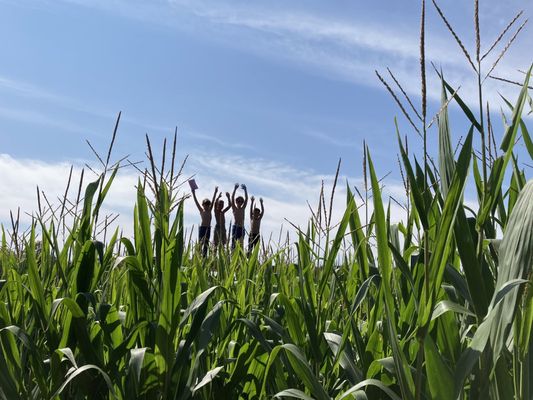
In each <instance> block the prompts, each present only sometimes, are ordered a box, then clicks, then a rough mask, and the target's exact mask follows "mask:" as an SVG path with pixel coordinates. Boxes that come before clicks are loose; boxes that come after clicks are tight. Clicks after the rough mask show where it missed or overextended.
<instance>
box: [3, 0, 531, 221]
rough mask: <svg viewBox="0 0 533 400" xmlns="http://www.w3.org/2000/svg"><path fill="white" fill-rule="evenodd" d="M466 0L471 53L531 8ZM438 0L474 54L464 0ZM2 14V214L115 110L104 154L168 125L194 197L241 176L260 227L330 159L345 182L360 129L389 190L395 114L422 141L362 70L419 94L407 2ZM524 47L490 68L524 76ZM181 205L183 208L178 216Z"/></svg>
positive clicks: (450, 72) (527, 52)
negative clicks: (477, 21) (258, 210)
mask: <svg viewBox="0 0 533 400" xmlns="http://www.w3.org/2000/svg"><path fill="white" fill-rule="evenodd" d="M480 3H481V10H480V17H481V31H482V36H483V38H485V40H484V42H483V45H482V50H483V49H487V48H488V47H489V46H490V44H492V42H493V41H494V39H495V38H496V37H497V35H498V34H499V32H500V31H501V30H502V29H503V28H504V27H505V25H506V24H507V23H508V22H509V21H510V20H511V19H512V18H513V16H514V15H515V14H516V12H517V11H519V10H520V9H524V11H525V13H524V15H525V17H530V16H531V11H532V10H533V5H532V3H531V2H529V1H517V0H509V1H506V2H505V4H503V3H504V2H501V1H497V0H486V1H480ZM439 4H440V5H441V7H442V9H443V10H444V11H445V13H446V14H447V15H448V17H449V20H450V21H451V23H452V25H453V26H454V28H455V29H456V30H457V32H458V33H459V35H460V36H461V37H462V39H463V40H464V42H465V45H466V46H467V47H468V49H471V52H472V53H473V49H474V34H473V27H472V22H471V21H472V19H473V17H472V14H473V5H472V4H471V2H468V1H460V2H458V1H452V0H441V1H440V2H439ZM427 8H428V10H427V14H428V26H427V35H428V36H427V44H428V50H427V55H428V61H433V62H435V63H436V64H437V65H438V66H439V67H442V68H443V70H444V71H445V74H446V76H447V77H448V78H449V80H450V81H451V82H452V83H453V84H454V85H455V86H459V85H460V86H461V91H460V94H461V96H462V97H464V98H465V99H466V100H467V101H469V102H472V103H473V102H474V101H475V90H474V83H475V82H474V80H473V74H472V71H471V70H470V69H469V68H470V67H469V65H468V64H467V62H466V61H465V60H464V57H463V56H462V54H461V52H460V49H459V48H458V46H457V45H456V43H455V42H454V41H453V39H452V38H451V36H450V35H449V33H448V32H447V31H446V29H445V27H444V25H443V23H442V21H440V20H439V19H438V17H437V14H436V11H435V9H434V7H433V5H432V4H431V2H430V3H429V4H428V5H427ZM0 10H1V12H0V36H1V37H3V38H4V40H2V41H1V42H0V52H1V54H2V63H0V154H1V156H0V165H2V168H3V169H4V170H5V171H6V173H5V174H2V177H0V188H2V192H3V193H4V194H3V200H2V204H1V206H2V207H1V208H2V209H3V210H4V211H2V214H1V215H0V220H1V221H3V222H5V221H6V218H7V215H8V214H6V211H5V210H7V209H8V208H13V207H15V206H17V205H21V206H22V207H23V209H25V210H27V211H30V210H31V208H32V207H34V205H35V185H37V184H39V185H40V187H41V188H42V189H43V190H45V191H50V192H52V193H61V192H62V190H63V189H62V185H63V184H64V183H65V182H66V176H63V175H62V173H63V174H64V172H65V168H66V166H67V165H70V164H74V165H75V166H76V171H79V168H81V167H83V164H84V163H85V162H89V163H93V161H94V158H93V156H92V154H91V152H90V150H89V148H88V146H87V145H86V144H85V139H87V140H89V141H90V142H91V143H93V145H94V146H95V147H96V148H97V149H99V150H100V151H104V149H105V148H106V146H107V143H108V141H109V139H110V134H111V132H112V128H113V124H114V119H115V117H116V114H117V113H118V112H119V111H122V112H123V119H122V123H121V126H120V129H119V136H118V140H117V145H116V149H115V155H116V158H117V159H118V158H120V157H121V156H124V155H127V154H130V155H131V159H132V160H142V159H143V158H144V155H143V153H144V151H145V146H144V134H145V133H148V134H149V135H150V137H151V138H152V140H153V142H154V143H155V144H156V146H157V144H160V143H162V140H163V138H164V137H168V138H170V137H171V136H172V134H173V131H174V127H175V126H177V127H178V133H179V149H180V157H184V156H185V155H187V154H188V155H189V157H190V158H189V162H188V163H187V167H186V173H187V174H196V175H197V178H198V182H199V184H200V187H201V192H200V195H201V196H207V195H208V194H209V191H210V190H211V188H212V187H213V186H214V185H215V184H219V185H220V186H221V187H222V189H224V190H230V189H231V185H232V183H233V182H235V181H238V182H247V183H248V186H249V187H250V190H251V191H252V192H253V193H255V194H256V195H258V196H259V195H261V196H264V197H265V199H266V200H267V201H266V204H265V205H266V207H267V216H268V218H267V220H266V224H267V226H268V228H269V229H271V230H275V229H276V226H279V225H280V224H281V223H282V222H283V218H284V217H286V218H288V219H290V220H293V221H296V222H297V223H303V222H304V221H305V218H306V217H307V216H308V214H309V213H308V210H307V205H306V201H310V202H312V203H313V204H314V203H316V197H317V196H318V192H319V190H320V182H321V180H325V182H326V185H331V178H332V175H333V174H334V172H335V167H336V163H337V160H338V158H339V157H341V158H342V159H343V168H342V171H341V173H342V176H343V177H349V178H350V182H351V183H352V184H358V183H359V182H360V176H361V170H362V167H361V159H362V143H363V140H366V142H367V143H368V144H369V146H370V149H371V152H372V154H373V158H374V161H375V162H376V164H377V167H378V171H379V173H380V174H381V175H384V174H387V173H389V172H390V173H391V175H390V177H389V178H388V179H389V181H388V182H389V183H388V187H389V189H390V193H391V194H393V195H400V193H401V184H400V183H399V179H400V178H399V175H398V168H397V163H396V152H397V146H396V140H395V133H394V124H393V118H394V116H398V117H399V121H400V126H401V128H402V131H403V132H404V133H405V134H407V135H408V137H409V138H410V141H411V146H412V147H413V148H416V147H417V146H419V144H420V143H419V139H417V137H416V135H415V134H413V132H412V130H410V129H409V126H408V124H406V123H405V120H404V119H403V118H402V116H401V115H400V112H399V110H398V109H397V108H396V106H395V104H394V103H393V101H392V100H391V98H390V96H389V95H388V94H387V93H386V91H385V90H384V88H383V87H382V86H381V84H380V83H379V81H378V80H377V78H376V76H375V74H374V70H376V69H377V70H379V71H380V72H382V73H385V74H386V68H387V67H390V68H391V70H392V71H393V72H394V73H395V74H396V75H397V77H398V78H399V79H400V81H401V83H402V85H403V86H404V88H405V90H406V91H407V92H408V93H409V95H410V96H411V97H412V99H413V101H414V102H415V103H416V104H419V103H420V96H419V91H420V89H419V78H418V76H419V75H418V30H419V2H418V1H402V2H399V1H375V2H353V1H346V0H345V1H340V0H339V1H327V2H324V1H291V2H287V1H268V2H267V1H254V2H250V1H224V0H216V1H215V0H196V1H187V0H154V1H138V0H134V1H127V0H56V1H51V0H34V1H29V0H0ZM525 17H522V19H524V18H525ZM505 42H506V40H504V41H503V42H502V43H501V44H500V46H499V47H498V48H497V49H496V51H495V54H494V56H493V58H492V59H490V57H489V60H488V61H489V62H488V63H487V67H490V64H491V61H490V60H492V61H493V60H494V59H495V57H496V56H497V54H498V53H499V51H500V50H501V48H502V47H503V45H504V43H505ZM531 48H533V34H532V31H531V28H530V27H526V28H525V29H524V31H523V32H522V34H521V36H520V37H519V38H518V40H517V43H516V44H515V46H514V47H513V48H511V50H510V51H509V52H508V54H507V56H506V58H505V59H504V60H503V61H502V62H501V63H500V64H499V65H498V67H497V68H496V70H495V71H494V73H495V74H496V75H498V76H502V77H506V78H510V79H515V80H520V79H522V78H521V75H520V73H519V72H517V69H522V70H524V69H527V68H528V66H529V64H530V63H531V62H532V61H533V57H532V52H531ZM428 79H429V88H430V93H429V95H430V103H429V110H430V111H429V114H430V115H432V114H433V113H435V112H436V111H438V109H439V98H440V91H439V86H438V85H439V83H438V80H437V79H436V77H435V74H434V73H433V72H432V70H431V68H430V67H429V66H428ZM486 90H487V91H486V93H487V99H488V100H489V101H491V104H492V106H491V107H492V108H493V109H494V110H498V109H499V107H500V103H501V102H500V101H499V99H498V96H497V94H498V93H503V94H504V95H506V96H509V97H510V98H514V97H516V93H517V92H516V89H515V88H513V87H512V86H509V85H506V84H502V83H500V82H496V81H493V80H487V81H486ZM451 117H452V123H453V124H454V126H455V132H456V134H455V135H456V138H459V137H460V136H461V135H463V134H464V133H465V130H466V129H467V128H468V126H467V125H466V122H465V121H464V118H463V117H462V116H461V114H460V113H459V112H458V111H457V110H456V109H455V108H453V109H452V110H451ZM496 118H498V116H497V115H496ZM497 126H501V125H497ZM497 132H498V131H497ZM499 134H501V130H500V132H499ZM435 135H436V132H435V131H433V136H432V139H431V140H432V141H431V143H434V141H433V138H434V137H435ZM434 154H436V153H434ZM60 171H61V172H62V173H60ZM122 175H123V176H122V178H121V179H122V181H121V182H119V183H118V184H117V189H115V193H112V196H111V199H110V204H109V205H108V207H109V210H110V211H116V212H121V213H123V214H127V213H128V212H131V203H132V201H133V197H134V195H133V193H134V189H133V188H132V187H130V186H131V183H132V182H135V179H134V171H127V170H125V172H124V173H123V174H122ZM5 193H8V194H5ZM130 193H131V194H130ZM51 197H52V198H53V196H51ZM336 208H339V210H340V212H341V211H342V210H341V208H342V207H336ZM269 211H270V212H269ZM398 212H400V211H398ZM193 214H194V209H191V208H190V207H189V208H188V217H187V218H188V221H190V222H195V219H194V218H195V217H194V216H193Z"/></svg>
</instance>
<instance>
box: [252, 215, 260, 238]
mask: <svg viewBox="0 0 533 400" xmlns="http://www.w3.org/2000/svg"><path fill="white" fill-rule="evenodd" d="M260 227H261V217H252V218H251V221H250V233H251V234H252V235H255V234H258V233H259V229H260Z"/></svg>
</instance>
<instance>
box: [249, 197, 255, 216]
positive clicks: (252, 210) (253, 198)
mask: <svg viewBox="0 0 533 400" xmlns="http://www.w3.org/2000/svg"><path fill="white" fill-rule="evenodd" d="M250 200H251V203H250V219H253V217H254V201H255V197H254V196H252V197H251V198H250Z"/></svg>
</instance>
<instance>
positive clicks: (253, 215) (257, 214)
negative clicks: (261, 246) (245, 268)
mask: <svg viewBox="0 0 533 400" xmlns="http://www.w3.org/2000/svg"><path fill="white" fill-rule="evenodd" d="M251 200H252V203H251V204H250V236H249V238H248V254H250V253H251V252H252V251H253V249H254V246H255V245H256V244H257V243H259V242H260V240H261V234H260V231H261V219H262V218H263V215H264V214H265V207H264V205H263V198H262V197H260V198H259V203H261V209H259V208H257V207H255V208H254V201H255V197H254V196H252V198H251Z"/></svg>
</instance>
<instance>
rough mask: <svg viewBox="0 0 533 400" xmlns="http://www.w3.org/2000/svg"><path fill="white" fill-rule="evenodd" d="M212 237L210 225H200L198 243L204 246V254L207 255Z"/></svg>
mask: <svg viewBox="0 0 533 400" xmlns="http://www.w3.org/2000/svg"><path fill="white" fill-rule="evenodd" d="M210 237H211V227H210V226H200V227H199V228H198V243H200V244H201V246H202V254H203V255H204V256H206V255H207V249H208V248H209V238H210Z"/></svg>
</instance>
